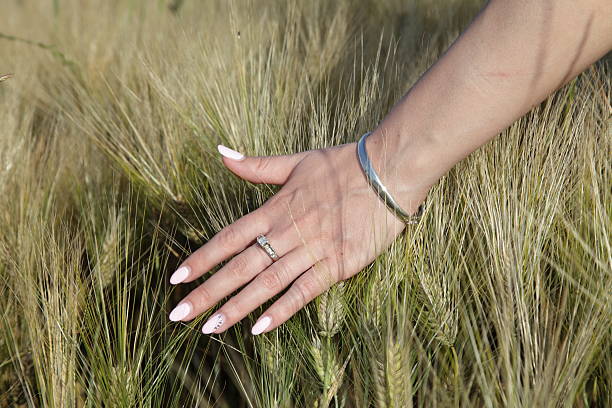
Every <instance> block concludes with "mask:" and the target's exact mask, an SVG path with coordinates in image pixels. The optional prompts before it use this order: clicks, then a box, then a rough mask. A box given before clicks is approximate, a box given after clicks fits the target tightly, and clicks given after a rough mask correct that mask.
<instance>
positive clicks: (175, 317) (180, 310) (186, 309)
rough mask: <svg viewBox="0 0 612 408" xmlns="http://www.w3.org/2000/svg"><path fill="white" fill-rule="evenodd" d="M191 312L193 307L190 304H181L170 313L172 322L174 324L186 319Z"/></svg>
mask: <svg viewBox="0 0 612 408" xmlns="http://www.w3.org/2000/svg"><path fill="white" fill-rule="evenodd" d="M190 312H191V305H190V304H189V303H188V302H182V303H179V304H178V306H177V307H175V308H174V309H172V311H171V312H170V320H172V321H173V322H176V321H179V320H181V319H183V318H185V317H186V316H187V315H188V314H189V313H190Z"/></svg>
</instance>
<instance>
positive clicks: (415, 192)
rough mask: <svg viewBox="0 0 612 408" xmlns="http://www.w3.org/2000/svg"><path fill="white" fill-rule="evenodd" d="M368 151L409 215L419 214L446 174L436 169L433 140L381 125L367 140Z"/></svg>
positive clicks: (395, 197) (378, 172)
mask: <svg viewBox="0 0 612 408" xmlns="http://www.w3.org/2000/svg"><path fill="white" fill-rule="evenodd" d="M366 149H367V152H368V157H369V159H370V162H371V165H372V166H373V168H374V170H375V171H376V172H377V174H378V176H379V177H380V179H381V181H382V182H383V183H384V185H385V186H386V187H387V189H388V191H389V192H390V194H391V195H392V196H393V198H394V199H395V200H396V201H397V203H398V204H399V205H400V206H401V207H402V208H403V209H404V210H405V211H406V212H407V213H409V214H414V213H416V212H417V210H418V207H419V205H421V203H423V201H424V200H425V198H426V197H427V194H428V193H429V190H430V189H431V187H432V186H433V185H434V184H435V183H436V182H437V181H438V180H439V178H440V177H441V176H442V174H443V173H442V174H441V173H440V170H439V169H438V168H437V166H436V164H437V161H436V160H435V156H434V155H435V152H436V148H435V142H434V140H433V139H432V138H428V137H425V136H423V135H411V134H408V133H407V132H400V131H397V130H395V129H393V128H389V127H384V126H382V125H381V126H379V127H377V128H376V129H375V130H374V131H373V132H372V133H371V134H370V135H369V136H368V137H367V138H366Z"/></svg>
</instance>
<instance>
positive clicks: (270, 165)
mask: <svg viewBox="0 0 612 408" xmlns="http://www.w3.org/2000/svg"><path fill="white" fill-rule="evenodd" d="M217 149H218V150H219V153H221V155H222V156H223V157H224V158H223V164H225V166H226V167H227V168H228V169H230V170H231V171H232V173H234V174H235V175H237V176H238V177H240V178H243V179H245V180H248V181H250V182H252V183H267V184H285V182H286V181H287V179H288V178H289V175H290V174H291V172H292V171H293V169H294V168H295V166H296V165H297V164H298V163H299V162H300V161H301V160H302V159H303V158H304V157H305V156H306V155H307V154H308V151H305V152H300V153H296V154H286V155H279V156H244V155H243V154H242V153H239V152H237V151H235V150H232V149H230V148H228V147H225V146H223V145H219V146H217Z"/></svg>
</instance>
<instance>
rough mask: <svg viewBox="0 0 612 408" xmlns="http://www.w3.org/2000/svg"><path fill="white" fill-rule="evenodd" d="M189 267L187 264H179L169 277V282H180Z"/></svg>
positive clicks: (186, 274) (187, 272)
mask: <svg viewBox="0 0 612 408" xmlns="http://www.w3.org/2000/svg"><path fill="white" fill-rule="evenodd" d="M189 271H190V268H189V267H188V266H181V267H180V268H178V269H177V270H176V272H174V273H173V274H172V276H171V277H170V283H171V284H173V285H176V284H177V283H181V282H182V281H184V280H185V279H187V277H188V276H189Z"/></svg>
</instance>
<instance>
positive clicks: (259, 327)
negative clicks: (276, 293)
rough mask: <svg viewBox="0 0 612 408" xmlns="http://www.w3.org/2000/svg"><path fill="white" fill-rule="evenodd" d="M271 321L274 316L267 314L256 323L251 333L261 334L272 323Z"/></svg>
mask: <svg viewBox="0 0 612 408" xmlns="http://www.w3.org/2000/svg"><path fill="white" fill-rule="evenodd" d="M271 322H272V318H271V317H270V316H266V317H264V318H262V319H259V320H258V321H257V323H255V325H254V326H253V328H252V329H251V334H253V335H258V334H260V333H261V332H263V331H264V330H265V329H266V327H268V326H269V325H270V323H271Z"/></svg>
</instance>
